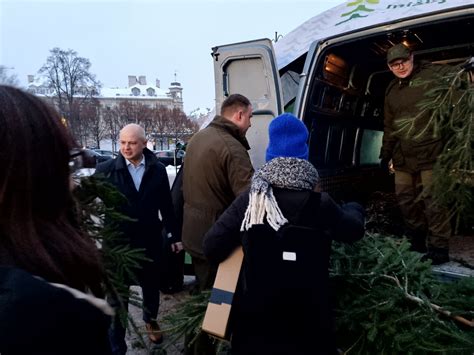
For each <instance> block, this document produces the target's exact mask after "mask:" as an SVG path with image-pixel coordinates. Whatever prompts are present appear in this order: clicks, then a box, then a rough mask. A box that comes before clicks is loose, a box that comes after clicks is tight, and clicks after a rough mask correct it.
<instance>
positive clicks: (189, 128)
mask: <svg viewBox="0 0 474 355" xmlns="http://www.w3.org/2000/svg"><path fill="white" fill-rule="evenodd" d="M198 129H199V126H198V125H197V123H195V122H194V121H192V120H190V119H189V118H188V117H187V116H186V114H185V113H184V112H183V111H181V110H180V109H177V108H174V109H172V110H170V116H169V121H168V132H169V135H170V136H171V137H172V138H173V140H174V143H175V144H177V143H178V142H179V141H180V140H185V139H186V138H187V137H190V136H191V135H193V134H194V133H195V132H197V131H198Z"/></svg>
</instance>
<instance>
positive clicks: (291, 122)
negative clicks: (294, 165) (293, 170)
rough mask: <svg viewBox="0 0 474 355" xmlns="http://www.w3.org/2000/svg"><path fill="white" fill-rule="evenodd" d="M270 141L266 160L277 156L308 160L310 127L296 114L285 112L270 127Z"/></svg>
mask: <svg viewBox="0 0 474 355" xmlns="http://www.w3.org/2000/svg"><path fill="white" fill-rule="evenodd" d="M268 135H269V138H270V142H269V143H268V147H267V155H266V161H269V160H271V159H273V158H277V157H290V158H300V159H306V160H308V145H307V144H306V142H307V140H308V135H309V134H308V129H307V128H306V126H305V125H304V123H303V122H301V121H300V120H299V119H298V118H297V117H296V116H294V115H292V114H291V113H283V114H281V115H280V116H278V117H277V118H275V119H274V120H273V121H272V122H271V123H270V126H269V127H268Z"/></svg>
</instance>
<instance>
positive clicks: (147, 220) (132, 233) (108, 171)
mask: <svg viewBox="0 0 474 355" xmlns="http://www.w3.org/2000/svg"><path fill="white" fill-rule="evenodd" d="M143 154H144V156H145V172H144V174H143V179H142V182H141V184H140V190H139V191H137V190H136V188H135V185H134V183H133V179H132V177H131V175H130V173H129V171H128V168H127V164H126V162H125V158H124V157H123V156H122V155H121V154H120V155H119V156H118V157H117V158H116V159H111V160H108V161H106V162H104V163H101V164H99V165H97V168H96V172H95V173H96V174H103V175H104V176H105V177H106V178H107V180H108V181H109V182H110V183H112V184H113V185H115V186H116V187H117V189H118V190H119V191H120V192H121V193H122V194H123V195H124V196H125V197H126V199H127V203H125V204H123V205H122V206H118V210H119V212H121V213H123V214H124V215H126V216H128V217H130V218H133V219H134V220H135V221H130V222H123V223H122V225H121V229H122V231H123V233H124V234H125V236H126V238H127V240H128V241H129V242H130V245H131V247H134V248H145V249H146V255H147V256H148V257H150V258H152V259H153V260H157V259H159V257H160V253H161V248H162V245H163V238H162V235H161V232H162V229H163V223H164V227H165V228H166V231H167V232H170V233H172V234H173V235H174V238H176V239H174V240H173V242H176V241H179V240H178V238H179V234H178V233H176V222H175V216H174V211H173V205H172V202H171V192H170V186H169V182H168V175H167V173H166V168H165V166H164V165H163V164H161V163H160V162H159V161H158V159H157V158H156V157H155V156H154V154H153V153H152V152H151V151H150V150H148V149H146V148H145V149H144V150H143ZM158 212H160V214H161V216H162V219H163V221H162V220H161V219H160V218H159V215H158Z"/></svg>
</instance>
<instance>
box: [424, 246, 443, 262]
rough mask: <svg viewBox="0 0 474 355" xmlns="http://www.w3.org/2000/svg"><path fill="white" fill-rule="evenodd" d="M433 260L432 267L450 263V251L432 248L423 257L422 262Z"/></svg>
mask: <svg viewBox="0 0 474 355" xmlns="http://www.w3.org/2000/svg"><path fill="white" fill-rule="evenodd" d="M427 260H431V264H432V265H440V264H444V263H447V262H449V250H448V249H444V248H430V249H429V250H428V252H427V253H426V254H425V255H423V257H422V258H421V261H427Z"/></svg>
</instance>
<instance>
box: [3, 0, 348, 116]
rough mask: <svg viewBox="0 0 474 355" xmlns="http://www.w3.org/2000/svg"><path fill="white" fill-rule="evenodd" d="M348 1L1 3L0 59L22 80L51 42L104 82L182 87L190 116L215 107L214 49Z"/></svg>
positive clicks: (282, 30) (270, 34)
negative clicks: (137, 79)
mask: <svg viewBox="0 0 474 355" xmlns="http://www.w3.org/2000/svg"><path fill="white" fill-rule="evenodd" d="M343 2H344V1H343V0H294V1H292V0H284V1H283V0H272V1H270V0H239V1H234V0H214V1H210V0H207V1H200V0H149V1H145V0H141V1H133V0H122V1H117V0H114V1H110V0H102V1H88V0H83V1H74V0H55V1H48V2H45V1H40V0H38V1H36V0H29V1H22V0H0V64H1V65H5V66H7V67H10V68H12V69H9V73H11V74H16V75H17V76H18V78H19V79H20V83H21V84H22V85H26V76H27V75H28V74H36V73H37V71H38V70H39V68H40V67H41V66H42V65H43V63H44V62H45V61H46V58H47V56H48V55H49V50H50V49H52V48H54V47H60V48H62V49H68V48H71V49H74V50H75V51H77V52H78V54H79V56H81V57H86V58H88V59H89V60H90V61H91V63H92V66H91V72H92V73H94V74H96V76H97V78H98V79H99V80H100V81H101V83H102V84H103V86H104V87H126V86H127V84H128V81H127V76H128V75H137V76H138V75H146V77H147V82H148V83H154V82H155V79H156V78H158V79H160V81H161V87H162V88H165V89H167V88H168V87H169V84H170V83H171V81H174V74H175V72H176V75H177V76H176V79H177V81H179V82H180V83H181V85H182V86H183V100H184V109H185V111H186V113H189V112H190V111H191V110H193V109H195V108H197V107H200V108H206V107H209V108H212V107H213V105H214V73H213V67H212V60H211V55H210V53H211V48H212V47H213V46H216V45H222V44H227V43H233V42H240V41H247V40H251V39H257V38H264V37H267V38H271V39H273V38H274V37H275V32H278V34H281V35H285V34H286V33H288V32H290V31H291V30H293V29H294V28H296V27H297V26H298V25H300V24H301V23H302V22H304V21H306V20H308V19H309V18H311V17H313V16H315V15H317V14H319V13H320V12H322V11H324V10H327V9H329V8H331V7H334V6H336V5H338V4H341V3H343Z"/></svg>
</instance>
